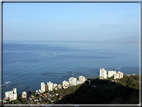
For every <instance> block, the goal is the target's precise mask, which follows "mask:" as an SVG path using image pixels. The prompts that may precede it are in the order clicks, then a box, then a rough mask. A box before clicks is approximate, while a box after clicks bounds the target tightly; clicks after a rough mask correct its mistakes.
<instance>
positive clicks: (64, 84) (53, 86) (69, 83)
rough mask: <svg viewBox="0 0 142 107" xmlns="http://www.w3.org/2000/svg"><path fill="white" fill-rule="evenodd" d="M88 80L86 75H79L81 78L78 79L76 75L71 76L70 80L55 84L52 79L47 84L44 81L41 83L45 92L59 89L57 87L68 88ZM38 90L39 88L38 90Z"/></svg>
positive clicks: (42, 90)
mask: <svg viewBox="0 0 142 107" xmlns="http://www.w3.org/2000/svg"><path fill="white" fill-rule="evenodd" d="M85 81H86V79H85V77H84V76H79V80H77V78H74V77H70V78H69V81H66V80H64V81H63V82H62V85H61V84H56V83H55V84H53V83H52V82H51V81H49V82H47V85H46V84H45V83H44V82H42V83H41V92H45V91H53V89H55V90H57V89H62V88H63V89H66V88H68V87H69V86H75V85H79V84H82V83H84V82H85ZM36 91H38V90H36Z"/></svg>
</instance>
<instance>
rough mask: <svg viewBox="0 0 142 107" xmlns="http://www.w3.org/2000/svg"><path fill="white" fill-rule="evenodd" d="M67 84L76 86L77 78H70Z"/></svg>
mask: <svg viewBox="0 0 142 107" xmlns="http://www.w3.org/2000/svg"><path fill="white" fill-rule="evenodd" d="M69 84H70V86H74V85H76V84H77V78H74V77H70V78H69Z"/></svg>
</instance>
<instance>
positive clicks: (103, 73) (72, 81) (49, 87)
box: [4, 68, 123, 101]
mask: <svg viewBox="0 0 142 107" xmlns="http://www.w3.org/2000/svg"><path fill="white" fill-rule="evenodd" d="M110 77H113V78H114V79H120V78H123V72H120V71H118V73H117V72H116V71H108V74H107V70H105V69H104V68H102V69H100V79H107V78H110ZM86 80H87V79H86V78H85V77H84V76H79V79H77V78H74V77H70V78H69V81H66V80H64V81H63V82H62V84H56V83H55V84H53V83H52V82H51V81H49V82H47V84H45V83H44V82H42V83H41V90H36V93H37V94H39V95H40V94H42V93H43V92H48V91H53V90H57V89H67V88H68V87H69V86H75V85H79V84H83V83H84V82H85V81H86ZM89 84H90V81H89ZM47 94H48V93H47ZM48 96H51V97H52V95H48ZM44 97H46V95H45V96H44ZM44 97H43V98H44ZM22 98H27V93H26V92H25V91H24V92H23V93H22ZM31 98H32V97H31ZM7 99H9V100H10V101H12V100H16V99H17V89H16V88H13V90H12V91H7V92H5V98H4V100H7Z"/></svg>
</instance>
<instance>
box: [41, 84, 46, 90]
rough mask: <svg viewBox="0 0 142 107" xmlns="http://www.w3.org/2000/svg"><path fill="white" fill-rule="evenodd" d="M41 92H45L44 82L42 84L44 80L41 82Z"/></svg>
mask: <svg viewBox="0 0 142 107" xmlns="http://www.w3.org/2000/svg"><path fill="white" fill-rule="evenodd" d="M41 92H45V84H44V82H42V83H41Z"/></svg>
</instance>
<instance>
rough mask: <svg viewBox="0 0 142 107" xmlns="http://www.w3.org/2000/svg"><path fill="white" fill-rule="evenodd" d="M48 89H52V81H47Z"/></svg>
mask: <svg viewBox="0 0 142 107" xmlns="http://www.w3.org/2000/svg"><path fill="white" fill-rule="evenodd" d="M47 85H48V90H49V91H53V83H52V82H51V81H49V82H47Z"/></svg>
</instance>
